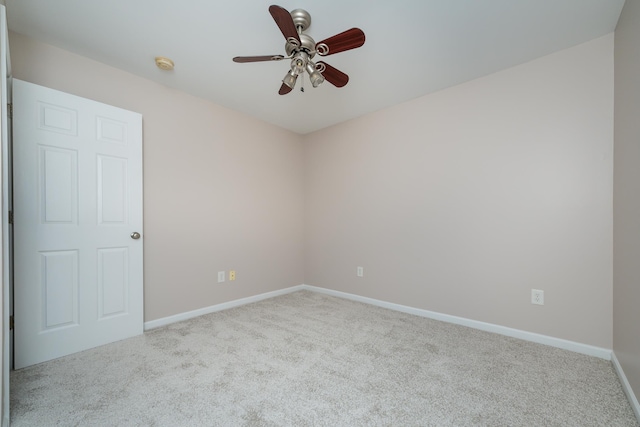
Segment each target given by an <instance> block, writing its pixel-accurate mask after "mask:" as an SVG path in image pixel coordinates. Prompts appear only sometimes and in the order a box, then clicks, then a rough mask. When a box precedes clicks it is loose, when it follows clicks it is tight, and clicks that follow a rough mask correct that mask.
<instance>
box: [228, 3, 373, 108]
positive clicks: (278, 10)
mask: <svg viewBox="0 0 640 427" xmlns="http://www.w3.org/2000/svg"><path fill="white" fill-rule="evenodd" d="M269 13H270V14H271V16H272V17H273V20H274V21H275V22H276V25H278V28H279V29H280V31H281V32H282V35H283V36H284V38H285V52H286V53H287V56H286V57H285V56H283V55H264V56H236V57H235V58H233V61H234V62H238V63H245V62H262V61H281V60H283V59H290V60H291V64H290V70H289V71H288V72H287V74H286V75H285V76H284V78H283V79H282V86H281V87H280V90H279V91H278V93H279V94H280V95H285V94H287V93H289V92H291V91H292V90H293V88H294V87H295V85H296V82H297V80H298V76H300V75H302V74H305V73H307V74H308V75H309V81H310V82H311V85H312V86H313V87H314V88H315V87H318V86H319V85H321V84H322V83H323V82H324V81H325V80H326V81H328V82H329V83H331V84H332V85H334V86H336V87H343V86H345V85H346V84H347V83H348V82H349V76H348V75H346V74H345V73H343V72H342V71H340V70H338V69H336V68H334V67H332V66H331V65H329V64H327V63H325V62H323V61H319V62H317V63H315V62H313V61H312V59H313V58H314V57H315V56H316V54H318V55H319V56H328V55H333V54H335V53H339V52H344V51H347V50H351V49H356V48H358V47H360V46H362V45H363V44H364V41H365V35H364V32H363V31H362V30H361V29H359V28H351V29H350V30H347V31H344V32H342V33H340V34H336V35H335V36H333V37H329V38H328V39H324V40H322V41H320V42H319V43H316V42H315V41H314V40H313V39H312V38H311V36H309V35H308V34H305V33H304V32H305V31H306V30H307V29H308V28H309V26H311V15H309V12H307V11H306V10H302V9H295V10H293V11H291V13H289V12H288V11H287V10H286V9H285V8H283V7H280V6H277V5H271V6H270V7H269ZM300 90H301V91H303V92H304V86H303V81H301V87H300Z"/></svg>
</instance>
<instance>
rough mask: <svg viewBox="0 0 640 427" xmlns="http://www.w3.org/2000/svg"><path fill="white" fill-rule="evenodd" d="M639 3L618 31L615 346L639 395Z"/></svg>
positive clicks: (632, 0)
mask: <svg viewBox="0 0 640 427" xmlns="http://www.w3.org/2000/svg"><path fill="white" fill-rule="evenodd" d="M639 42H640V1H638V0H627V1H626V2H625V5H624V8H623V10H622V14H621V16H620V20H619V21H618V26H617V28H616V33H615V150H614V152H615V156H614V165H615V168H614V190H613V191H614V192H613V201H614V204H613V215H614V216H613V230H614V234H613V236H614V240H613V241H614V245H613V261H614V262H613V265H614V270H613V350H614V353H615V355H616V358H617V359H618V361H619V363H620V365H621V366H622V368H623V369H624V372H625V375H626V377H627V379H628V381H629V383H630V385H631V388H632V389H633V391H634V393H635V395H636V399H640V309H639V307H638V305H639V304H640V263H639V262H638V261H639V260H640V50H639V49H638V46H639Z"/></svg>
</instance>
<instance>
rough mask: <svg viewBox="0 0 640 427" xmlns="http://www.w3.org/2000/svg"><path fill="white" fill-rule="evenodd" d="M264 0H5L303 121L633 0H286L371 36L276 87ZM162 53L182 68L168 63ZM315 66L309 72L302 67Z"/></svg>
mask: <svg viewBox="0 0 640 427" xmlns="http://www.w3.org/2000/svg"><path fill="white" fill-rule="evenodd" d="M270 4H273V3H272V2H271V1H262V0H229V1H212V0H206V1H205V0H180V1H167V0H135V1H131V0H109V1H88V0H56V1H51V0H6V6H7V16H8V21H9V29H10V30H12V31H15V32H17V33H21V34H23V35H26V36H28V37H31V38H34V39H36V40H39V41H42V42H44V43H48V44H51V45H54V46H58V47H60V48H63V49H66V50H69V51H71V52H74V53H77V54H80V55H83V56H86V57H89V58H92V59H95V60H97V61H100V62H103V63H106V64H109V65H112V66H114V67H117V68H120V69H123V70H126V71H129V72H131V73H133V74H136V75H139V76H142V77H145V78H148V79H151V80H154V81H157V82H159V83H162V84H164V85H167V86H170V87H173V88H176V89H179V90H183V91H185V92H188V93H190V94H193V95H196V96H198V97H201V98H205V99H208V100H210V101H212V102H214V103H216V104H219V105H223V106H225V107H228V108H230V109H233V110H237V111H241V112H243V113H246V114H248V115H250V116H253V117H256V118H258V119H261V120H264V121H267V122H270V123H273V124H275V125H278V126H281V127H283V128H286V129H290V130H292V131H294V132H298V133H303V134H304V133H309V132H313V131H315V130H318V129H322V128H324V127H327V126H331V125H333V124H335V123H339V122H342V121H345V120H348V119H351V118H354V117H358V116H361V115H364V114H367V113H369V112H372V111H376V110H380V109H382V108H385V107H388V106H391V105H394V104H397V103H400V102H403V101H407V100H409V99H412V98H416V97H419V96H422V95H425V94H428V93H432V92H434V91H437V90H441V89H444V88H446V87H449V86H453V85H456V84H459V83H462V82H465V81H468V80H471V79H474V78H477V77H480V76H484V75H487V74H490V73H493V72H495V71H498V70H501V69H504V68H508V67H511V66H514V65H517V64H521V63H524V62H527V61H530V60H532V59H535V58H538V57H540V56H543V55H546V54H549V53H552V52H555V51H558V50H562V49H565V48H568V47H571V46H575V45H577V44H580V43H583V42H586V41H589V40H592V39H595V38H597V37H600V36H603V35H605V34H607V33H610V32H612V31H613V30H614V29H615V25H616V22H617V20H618V17H619V15H620V11H621V10H622V6H623V4H624V0H481V1H480V0H395V1H379V0H325V1H323V2H318V1H313V0H282V1H280V0H279V3H277V4H279V5H280V6H282V7H284V8H285V9H287V10H293V9H297V8H302V9H305V10H307V11H308V12H309V13H310V14H311V18H312V24H311V27H310V28H309V30H308V31H307V33H308V34H309V35H311V36H312V37H313V38H314V39H315V40H316V41H319V40H322V39H324V38H327V37H329V36H332V35H334V34H336V33H339V32H342V31H344V30H346V29H349V28H351V27H359V28H361V29H362V30H363V31H364V32H365V34H366V43H365V44H364V46H363V47H361V48H359V49H355V50H352V51H348V52H342V53H338V54H336V55H333V56H328V57H326V58H325V59H324V60H325V61H326V62H327V63H329V64H331V65H332V66H334V67H336V68H338V69H340V70H341V71H343V72H345V73H347V74H349V76H350V81H349V84H347V86H345V87H344V88H341V89H338V88H336V87H334V86H332V85H331V84H329V83H328V82H325V83H324V84H322V85H321V86H320V87H318V88H315V89H314V88H312V87H311V85H310V84H309V82H308V80H306V82H305V92H304V93H302V92H300V91H299V90H298V88H296V90H294V91H293V92H291V93H290V94H288V95H284V96H281V95H278V89H279V88H280V84H281V80H282V78H283V77H284V75H285V74H286V72H287V71H288V68H289V65H288V62H289V61H286V60H285V61H279V62H260V63H249V64H237V63H234V62H232V60H231V59H232V58H233V57H234V56H239V55H240V56H248V55H272V54H285V52H284V38H283V36H282V34H281V33H280V31H279V29H278V27H277V26H276V24H275V22H274V21H273V19H272V17H271V15H270V14H269V12H268V8H269V5H270ZM155 56H167V57H170V58H172V59H173V60H174V61H175V63H176V66H175V70H174V71H171V72H163V71H160V70H159V69H157V68H156V66H155V64H154V57H155ZM305 78H306V76H305Z"/></svg>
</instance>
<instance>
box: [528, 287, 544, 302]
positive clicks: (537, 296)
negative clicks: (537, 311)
mask: <svg viewBox="0 0 640 427" xmlns="http://www.w3.org/2000/svg"><path fill="white" fill-rule="evenodd" d="M531 304H537V305H544V291H541V290H540V289H531Z"/></svg>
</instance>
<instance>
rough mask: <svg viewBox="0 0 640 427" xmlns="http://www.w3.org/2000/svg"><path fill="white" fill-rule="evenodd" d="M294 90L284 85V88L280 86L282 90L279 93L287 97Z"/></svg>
mask: <svg viewBox="0 0 640 427" xmlns="http://www.w3.org/2000/svg"><path fill="white" fill-rule="evenodd" d="M292 90H293V88H292V87H289V86H287V85H286V84H284V83H282V86H280V90H279V91H278V93H279V94H280V95H286V94H288V93H289V92H291V91H292Z"/></svg>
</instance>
